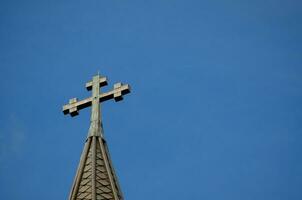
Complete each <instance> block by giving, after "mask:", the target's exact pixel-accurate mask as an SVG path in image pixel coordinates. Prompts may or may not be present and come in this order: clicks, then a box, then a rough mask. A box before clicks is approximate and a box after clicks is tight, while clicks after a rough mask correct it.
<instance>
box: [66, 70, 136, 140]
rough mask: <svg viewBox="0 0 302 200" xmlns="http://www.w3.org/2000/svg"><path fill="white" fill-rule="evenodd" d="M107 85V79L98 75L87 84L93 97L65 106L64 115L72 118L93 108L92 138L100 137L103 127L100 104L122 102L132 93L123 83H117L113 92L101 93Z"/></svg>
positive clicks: (90, 132)
mask: <svg viewBox="0 0 302 200" xmlns="http://www.w3.org/2000/svg"><path fill="white" fill-rule="evenodd" d="M106 85H107V78H106V77H102V76H100V75H99V74H98V75H96V76H94V77H93V78H92V81H89V82H87V83H86V89H87V90H88V91H90V90H92V96H91V97H88V98H86V99H83V100H81V101H78V99H77V98H72V99H70V100H69V103H68V104H66V105H64V106H63V113H64V114H65V115H67V114H70V115H71V117H74V116H76V115H78V114H79V111H80V110H81V109H84V108H87V107H89V106H92V109H91V126H90V131H89V135H90V136H94V135H99V133H98V132H100V130H99V129H100V128H101V127H102V125H101V122H100V119H101V118H100V103H101V102H104V101H107V100H110V99H114V100H115V101H121V100H123V95H125V94H128V93H130V86H129V85H128V84H122V83H116V84H114V86H113V90H111V91H109V92H105V93H101V92H100V88H101V87H102V86H106ZM101 132H102V131H101Z"/></svg>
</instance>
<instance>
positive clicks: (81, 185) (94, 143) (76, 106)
mask: <svg viewBox="0 0 302 200" xmlns="http://www.w3.org/2000/svg"><path fill="white" fill-rule="evenodd" d="M105 85H107V79H106V77H101V76H100V75H96V76H94V77H93V79H92V81H90V82H88V83H86V88H87V90H92V97H89V98H87V99H84V100H82V101H79V102H78V101H77V99H76V98H73V99H71V100H70V101H69V104H67V105H65V106H63V112H64V114H70V115H71V116H75V115H78V111H79V110H80V109H83V108H86V107H88V106H92V109H91V119H90V128H89V132H88V136H87V139H86V142H85V146H84V149H83V152H82V155H81V158H80V163H79V166H78V169H77V172H76V176H75V178H74V182H73V185H72V189H71V192H70V195H69V200H122V199H123V195H122V192H121V189H120V187H119V183H118V179H117V177H116V174H115V172H114V169H113V166H112V162H111V159H110V155H109V151H108V148H107V145H106V141H105V138H104V133H103V128H102V121H101V113H100V102H103V101H106V100H109V99H112V98H113V99H115V100H116V101H120V100H122V99H123V95H124V94H127V93H129V92H130V86H129V85H128V84H126V85H123V84H121V83H117V84H115V85H114V89H113V90H112V91H110V92H107V93H100V87H101V86H105Z"/></svg>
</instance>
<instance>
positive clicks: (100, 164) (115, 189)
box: [69, 136, 123, 200]
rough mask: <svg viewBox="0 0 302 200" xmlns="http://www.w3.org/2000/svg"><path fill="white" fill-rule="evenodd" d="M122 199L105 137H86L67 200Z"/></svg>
mask: <svg viewBox="0 0 302 200" xmlns="http://www.w3.org/2000/svg"><path fill="white" fill-rule="evenodd" d="M80 199H81V200H84V199H85V200H101V199H106V200H107V199H108V200H109V199H110V200H122V199H123V196H122V192H121V190H120V187H119V184H118V180H117V177H116V174H115V172H114V169H113V166H112V163H111V159H110V156H109V152H108V148H107V145H106V142H105V139H104V138H102V137H100V136H90V137H88V138H87V140H86V143H85V146H84V150H83V153H82V155H81V160H80V164H79V167H78V170H77V173H76V176H75V179H74V183H73V186H72V190H71V193H70V196H69V200H80Z"/></svg>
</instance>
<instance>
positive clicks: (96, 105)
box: [88, 75, 103, 137]
mask: <svg viewBox="0 0 302 200" xmlns="http://www.w3.org/2000/svg"><path fill="white" fill-rule="evenodd" d="M99 96H100V76H99V75H97V76H94V77H93V78H92V103H91V106H92V108H91V118H90V128H89V133H88V137H91V136H103V130H102V125H101V111H100V107H101V106H100V101H99Z"/></svg>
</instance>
